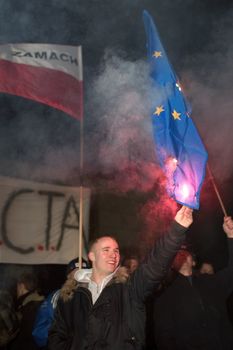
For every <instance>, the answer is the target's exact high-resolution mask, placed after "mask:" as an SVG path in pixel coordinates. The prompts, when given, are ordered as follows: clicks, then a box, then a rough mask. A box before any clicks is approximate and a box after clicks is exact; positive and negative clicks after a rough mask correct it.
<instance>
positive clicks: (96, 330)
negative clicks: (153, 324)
mask: <svg viewBox="0 0 233 350" xmlns="http://www.w3.org/2000/svg"><path fill="white" fill-rule="evenodd" d="M191 223H192V210H191V209H189V208H187V207H182V208H181V209H180V210H179V211H178V212H177V214H176V216H175V220H174V222H173V224H172V225H171V228H170V231H169V232H168V233H167V234H164V235H163V236H162V237H161V239H159V240H158V241H157V242H156V244H155V246H154V248H153V249H152V250H151V252H150V254H149V255H148V257H147V259H146V260H145V261H144V262H143V263H142V264H140V265H139V267H138V268H137V269H136V270H135V271H134V272H133V273H132V274H131V275H130V277H129V276H128V275H127V273H126V269H125V268H121V267H119V262H120V252H119V246H118V243H117V241H116V240H115V239H114V238H113V237H110V236H104V237H100V238H97V239H96V240H95V241H94V242H93V243H91V245H90V249H89V255H88V257H89V260H90V261H91V262H92V269H88V270H85V269H83V270H79V271H78V272H76V274H75V276H74V277H75V280H76V281H73V280H68V281H67V282H66V283H65V285H64V286H63V288H62V290H61V293H60V299H59V301H58V305H57V308H56V312H55V320H54V323H53V325H52V327H51V330H50V335H49V349H51V350H103V349H105V350H133V349H137V350H139V349H143V348H144V340H145V334H144V329H145V305H144V303H145V300H146V298H147V296H149V295H150V294H152V293H153V292H154V290H155V289H156V288H157V287H158V286H159V284H160V281H161V279H162V278H163V277H164V275H165V273H166V270H167V268H168V267H169V265H170V262H171V260H172V259H173V257H174V255H175V253H176V252H177V251H178V249H179V247H180V245H181V244H182V242H183V241H184V239H185V231H186V230H187V228H188V227H189V226H190V225H191Z"/></svg>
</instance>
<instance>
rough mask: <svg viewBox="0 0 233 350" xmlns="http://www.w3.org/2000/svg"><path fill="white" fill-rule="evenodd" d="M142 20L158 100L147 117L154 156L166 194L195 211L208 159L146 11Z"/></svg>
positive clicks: (175, 77)
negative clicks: (165, 184)
mask: <svg viewBox="0 0 233 350" xmlns="http://www.w3.org/2000/svg"><path fill="white" fill-rule="evenodd" d="M143 19H144V25H145V30H146V35H147V51H148V59H149V64H150V68H151V77H152V82H153V84H154V86H155V87H157V88H159V89H160V91H161V96H162V97H161V100H160V101H159V103H155V104H154V105H153V106H152V112H151V114H152V123H153V133H154V139H155V144H156V150H157V155H158V159H159V162H160V165H161V167H162V169H163V170H164V172H165V175H166V178H167V190H168V194H169V195H170V196H171V197H172V198H174V199H175V200H176V201H177V202H178V203H180V204H184V205H186V206H188V207H190V208H193V209H199V202H200V191H201V185H202V182H203V180H204V176H205V167H206V162H207V158H208V155H207V152H206V150H205V147H204V145H203V143H202V141H201V138H200V136H199V134H198V131H197V129H196V127H195V125H194V123H193V121H192V119H191V116H190V114H191V110H190V106H189V104H188V103H187V101H186V99H185V97H184V94H183V92H182V89H181V86H180V84H179V81H178V79H177V76H176V73H175V72H174V70H173V69H172V66H171V64H170V63H169V60H168V57H167V55H166V52H165V50H164V48H163V45H162V43H161V41H160V38H159V35H158V32H157V29H156V27H155V24H154V22H153V20H152V18H151V16H150V15H149V14H148V12H147V11H144V12H143ZM156 100H157V98H156Z"/></svg>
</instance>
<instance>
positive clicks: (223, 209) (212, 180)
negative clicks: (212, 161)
mask: <svg viewBox="0 0 233 350" xmlns="http://www.w3.org/2000/svg"><path fill="white" fill-rule="evenodd" d="M207 171H208V173H209V178H210V180H211V182H212V184H213V187H214V190H215V193H216V195H217V197H218V200H219V203H220V206H221V208H222V211H223V214H224V216H227V212H226V209H225V206H224V204H223V201H222V198H221V196H220V193H219V191H218V188H217V186H216V183H215V180H214V177H213V175H212V172H211V170H210V167H209V164H207Z"/></svg>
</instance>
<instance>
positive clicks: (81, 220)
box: [78, 118, 84, 269]
mask: <svg viewBox="0 0 233 350" xmlns="http://www.w3.org/2000/svg"><path fill="white" fill-rule="evenodd" d="M83 145H84V142H83V118H82V119H81V121H80V187H79V188H80V190H79V240H78V257H79V269H81V268H82V256H83Z"/></svg>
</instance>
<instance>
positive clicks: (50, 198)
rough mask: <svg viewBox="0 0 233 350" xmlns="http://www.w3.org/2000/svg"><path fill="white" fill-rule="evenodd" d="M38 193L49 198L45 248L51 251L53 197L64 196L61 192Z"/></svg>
mask: <svg viewBox="0 0 233 350" xmlns="http://www.w3.org/2000/svg"><path fill="white" fill-rule="evenodd" d="M38 193H39V194H41V195H44V194H45V195H46V196H48V207H47V209H48V212H47V225H46V231H45V248H46V250H49V243H50V229H51V223H52V207H53V197H64V194H63V193H59V192H50V191H39V192H38Z"/></svg>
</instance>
